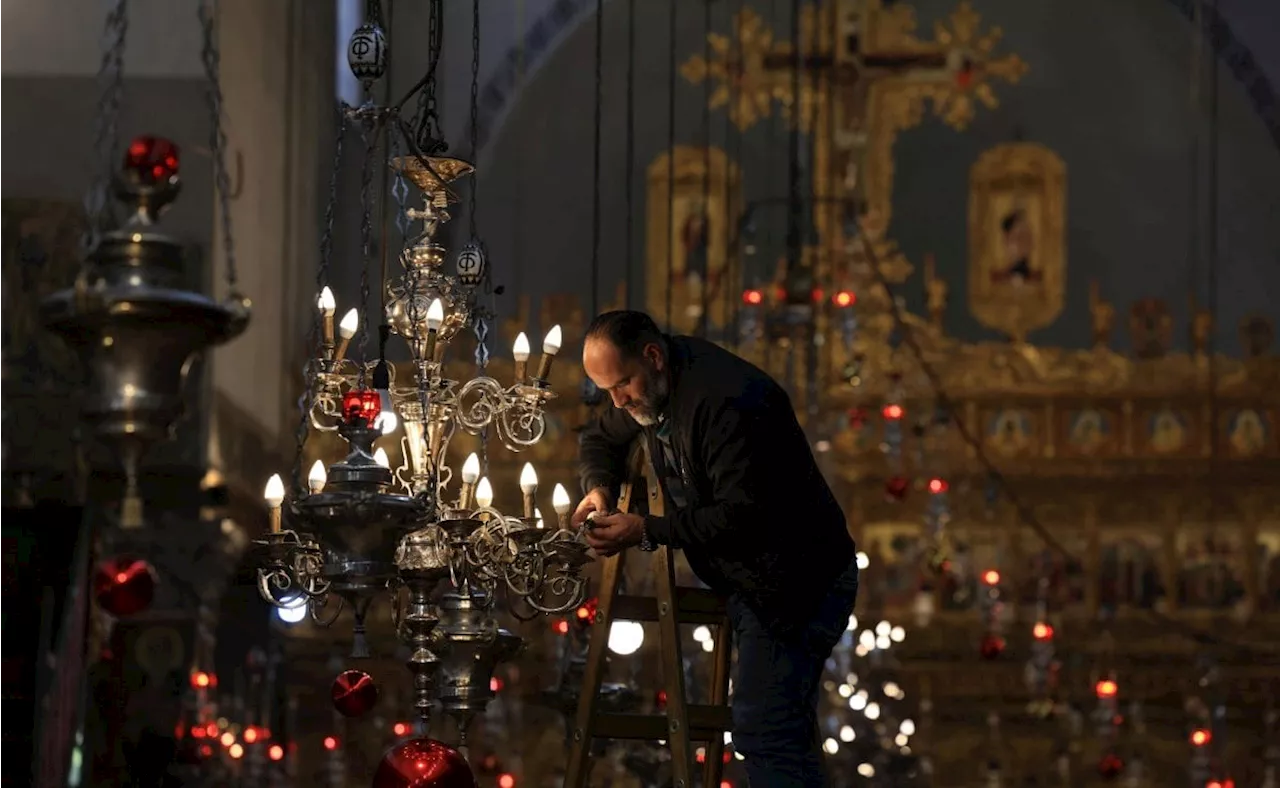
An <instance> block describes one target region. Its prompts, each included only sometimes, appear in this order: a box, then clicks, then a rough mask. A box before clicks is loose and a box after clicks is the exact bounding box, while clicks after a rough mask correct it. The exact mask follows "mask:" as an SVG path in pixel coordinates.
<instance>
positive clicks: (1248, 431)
mask: <svg viewBox="0 0 1280 788" xmlns="http://www.w3.org/2000/svg"><path fill="white" fill-rule="evenodd" d="M1265 418H1266V417H1265V416H1263V415H1262V414H1260V413H1258V411H1256V410H1242V411H1240V412H1239V413H1236V414H1235V417H1234V418H1232V419H1231V426H1230V428H1229V430H1228V432H1227V442H1228V443H1230V444H1231V451H1232V453H1234V454H1236V455H1237V456H1240V457H1253V456H1254V455H1257V454H1261V453H1262V450H1263V449H1265V448H1266V445H1267V425H1266V422H1265Z"/></svg>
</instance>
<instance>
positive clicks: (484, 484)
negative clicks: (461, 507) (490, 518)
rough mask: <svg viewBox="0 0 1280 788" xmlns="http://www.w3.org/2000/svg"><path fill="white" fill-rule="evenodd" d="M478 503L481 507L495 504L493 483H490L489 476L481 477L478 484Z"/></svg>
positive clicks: (486, 507)
mask: <svg viewBox="0 0 1280 788" xmlns="http://www.w3.org/2000/svg"><path fill="white" fill-rule="evenodd" d="M476 505H477V506H479V507H480V508H481V509H488V508H489V507H490V506H493V485H492V484H490V483H489V477H488V476H485V477H483V478H481V479H480V482H479V483H478V484H477V485H476Z"/></svg>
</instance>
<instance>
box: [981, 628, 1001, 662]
mask: <svg viewBox="0 0 1280 788" xmlns="http://www.w3.org/2000/svg"><path fill="white" fill-rule="evenodd" d="M978 653H979V654H981V655H982V658H983V659H996V658H997V657H999V656H1000V655H1001V654H1003V653H1004V638H1002V637H1000V636H999V635H996V634H992V633H990V632H988V633H987V634H985V635H983V636H982V644H981V645H980V646H978Z"/></svg>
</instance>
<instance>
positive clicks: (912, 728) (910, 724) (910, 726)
mask: <svg viewBox="0 0 1280 788" xmlns="http://www.w3.org/2000/svg"><path fill="white" fill-rule="evenodd" d="M898 730H900V731H902V732H903V733H904V734H906V735H907V736H914V735H915V732H916V724H915V722H914V721H912V720H909V719H907V720H903V721H902V724H901V725H899V726H898Z"/></svg>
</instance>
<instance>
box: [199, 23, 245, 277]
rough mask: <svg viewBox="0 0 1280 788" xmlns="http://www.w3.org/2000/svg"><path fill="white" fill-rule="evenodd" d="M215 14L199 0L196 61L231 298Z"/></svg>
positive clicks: (232, 263)
mask: <svg viewBox="0 0 1280 788" xmlns="http://www.w3.org/2000/svg"><path fill="white" fill-rule="evenodd" d="M216 12H217V8H216V6H214V5H213V4H212V3H210V2H208V0H201V2H200V5H199V6H198V7H197V13H198V14H199V17H200V30H201V33H202V38H203V41H202V46H201V50H200V59H201V60H202V61H203V62H204V71H205V79H206V84H205V99H206V101H207V102H208V104H209V114H210V116H211V124H210V126H211V128H210V130H209V148H210V149H211V150H212V151H213V175H214V179H213V183H214V190H215V191H216V192H217V197H218V213H219V216H218V218H219V219H220V220H221V227H222V254H223V256H224V257H225V258H226V271H227V291H228V293H229V294H230V296H231V297H232V298H235V297H236V296H237V291H236V282H237V276H236V252H235V244H234V238H233V236H232V234H231V176H230V175H228V174H227V131H226V128H225V124H224V123H223V118H222V115H223V111H222V80H221V55H220V54H219V52H218V34H217V30H216V26H215V14H216Z"/></svg>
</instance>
